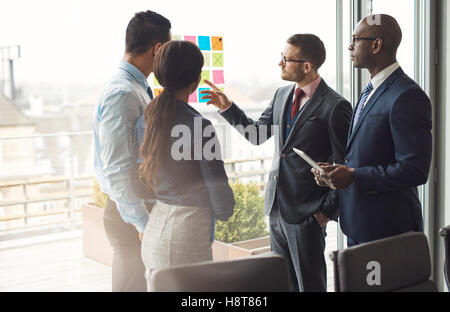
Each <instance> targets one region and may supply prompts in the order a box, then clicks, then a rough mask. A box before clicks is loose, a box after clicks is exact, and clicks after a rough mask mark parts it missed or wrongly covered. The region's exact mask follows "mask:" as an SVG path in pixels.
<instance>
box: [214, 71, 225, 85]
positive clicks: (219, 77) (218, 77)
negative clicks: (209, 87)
mask: <svg viewBox="0 0 450 312" xmlns="http://www.w3.org/2000/svg"><path fill="white" fill-rule="evenodd" d="M213 82H214V83H225V79H224V77H223V70H213Z"/></svg>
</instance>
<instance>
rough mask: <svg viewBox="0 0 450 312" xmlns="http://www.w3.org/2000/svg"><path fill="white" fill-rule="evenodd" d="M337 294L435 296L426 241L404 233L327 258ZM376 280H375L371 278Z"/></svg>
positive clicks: (424, 238) (417, 234)
mask: <svg viewBox="0 0 450 312" xmlns="http://www.w3.org/2000/svg"><path fill="white" fill-rule="evenodd" d="M331 258H332V260H333V263H334V279H335V285H334V287H335V291H337V292H391V291H403V292H416V291H417V292H436V291H437V288H436V285H435V283H434V282H433V281H431V280H430V276H431V260H430V252H429V248H428V241H427V238H426V236H425V235H424V234H423V233H413V232H411V233H406V234H402V235H398V236H393V237H389V238H385V239H381V240H377V241H373V242H370V243H366V244H362V245H358V246H355V247H351V248H348V249H344V250H341V251H334V252H333V253H332V255H331ZM376 276H378V278H374V277H376Z"/></svg>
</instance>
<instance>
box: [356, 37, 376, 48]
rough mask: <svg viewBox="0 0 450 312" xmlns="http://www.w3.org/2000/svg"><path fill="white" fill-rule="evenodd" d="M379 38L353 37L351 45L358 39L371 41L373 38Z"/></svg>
mask: <svg viewBox="0 0 450 312" xmlns="http://www.w3.org/2000/svg"><path fill="white" fill-rule="evenodd" d="M377 39H379V38H374V37H353V39H352V43H351V44H352V46H355V45H356V43H357V42H358V41H360V40H369V41H373V40H377Z"/></svg>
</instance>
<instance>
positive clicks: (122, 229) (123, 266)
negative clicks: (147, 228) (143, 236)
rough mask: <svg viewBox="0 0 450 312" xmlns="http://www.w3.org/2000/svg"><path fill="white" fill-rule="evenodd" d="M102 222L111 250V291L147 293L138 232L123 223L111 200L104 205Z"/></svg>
mask: <svg viewBox="0 0 450 312" xmlns="http://www.w3.org/2000/svg"><path fill="white" fill-rule="evenodd" d="M103 221H104V224H105V231H106V236H107V237H108V240H109V242H110V244H111V246H112V248H113V263H112V291H113V292H145V291H147V283H146V280H145V267H144V263H143V262H142V258H141V242H140V241H139V233H138V231H137V230H136V228H135V227H134V226H133V225H131V224H129V223H125V222H124V221H123V219H122V217H121V216H120V214H119V211H118V210H117V208H116V204H115V203H114V202H113V201H111V200H108V203H107V204H106V208H105V213H104V215H103Z"/></svg>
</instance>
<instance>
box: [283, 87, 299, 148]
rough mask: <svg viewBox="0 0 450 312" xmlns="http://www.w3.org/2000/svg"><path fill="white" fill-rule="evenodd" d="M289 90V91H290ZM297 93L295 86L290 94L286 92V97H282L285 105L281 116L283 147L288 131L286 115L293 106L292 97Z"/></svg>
mask: <svg viewBox="0 0 450 312" xmlns="http://www.w3.org/2000/svg"><path fill="white" fill-rule="evenodd" d="M288 90H289V89H288ZM294 91H295V85H293V86H292V88H291V89H290V91H289V92H286V93H285V94H284V95H282V97H281V99H280V102H281V103H282V105H283V109H281V116H280V131H279V132H280V134H279V135H280V142H281V144H280V145H281V146H283V145H284V144H285V143H284V137H285V135H284V134H285V131H286V114H287V110H288V109H289V105H290V104H291V101H292V97H293V95H294Z"/></svg>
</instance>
